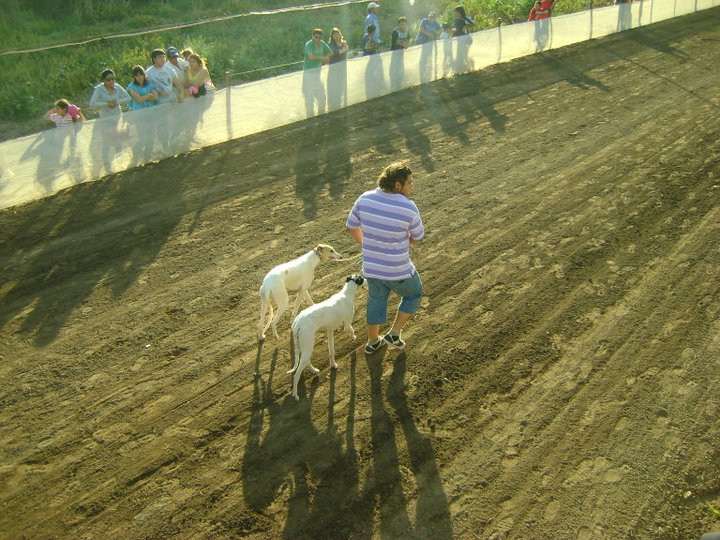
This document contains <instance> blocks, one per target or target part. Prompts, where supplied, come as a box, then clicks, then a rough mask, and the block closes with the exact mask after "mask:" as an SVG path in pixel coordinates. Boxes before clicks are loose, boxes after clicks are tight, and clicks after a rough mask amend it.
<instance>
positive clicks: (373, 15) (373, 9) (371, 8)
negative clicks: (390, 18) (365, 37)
mask: <svg viewBox="0 0 720 540" xmlns="http://www.w3.org/2000/svg"><path fill="white" fill-rule="evenodd" d="M378 9H380V4H378V3H377V2H370V3H369V4H368V7H367V11H368V13H367V17H365V26H364V27H363V29H364V30H365V32H367V27H368V26H370V25H373V26H374V27H375V40H376V41H377V42H378V43H380V42H381V41H380V20H379V19H378Z"/></svg>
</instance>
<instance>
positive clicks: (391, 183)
mask: <svg viewBox="0 0 720 540" xmlns="http://www.w3.org/2000/svg"><path fill="white" fill-rule="evenodd" d="M411 174H412V171H411V170H410V167H409V166H408V162H407V161H396V162H395V163H391V164H390V165H388V166H387V167H385V168H384V169H383V171H382V172H381V173H380V176H378V179H377V185H378V187H379V188H380V189H382V190H383V191H387V192H388V193H396V191H395V182H400V185H401V186H404V185H405V182H406V181H407V179H408V177H409V176H410V175H411Z"/></svg>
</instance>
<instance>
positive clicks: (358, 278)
mask: <svg viewBox="0 0 720 540" xmlns="http://www.w3.org/2000/svg"><path fill="white" fill-rule="evenodd" d="M348 281H354V282H355V284H356V285H357V286H358V287H359V286H360V285H362V284H363V283H365V278H364V277H363V276H361V275H360V274H353V275H352V276H348V278H347V279H346V280H345V282H348Z"/></svg>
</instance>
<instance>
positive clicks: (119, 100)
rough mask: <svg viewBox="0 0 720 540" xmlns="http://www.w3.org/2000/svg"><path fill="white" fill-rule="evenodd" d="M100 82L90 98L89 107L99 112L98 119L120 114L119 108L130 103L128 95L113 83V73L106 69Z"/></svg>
mask: <svg viewBox="0 0 720 540" xmlns="http://www.w3.org/2000/svg"><path fill="white" fill-rule="evenodd" d="M100 80H101V81H102V82H101V83H100V84H98V85H97V86H96V87H95V90H94V91H93V94H92V97H91V98H90V107H92V108H94V109H97V110H98V111H99V112H100V118H103V117H105V116H116V115H119V114H120V106H121V105H127V104H128V103H130V99H131V98H130V94H128V93H127V91H125V89H124V88H123V87H122V86H120V85H119V84H117V83H116V82H115V73H114V72H113V70H112V69H106V70H105V71H103V72H102V74H101V75H100Z"/></svg>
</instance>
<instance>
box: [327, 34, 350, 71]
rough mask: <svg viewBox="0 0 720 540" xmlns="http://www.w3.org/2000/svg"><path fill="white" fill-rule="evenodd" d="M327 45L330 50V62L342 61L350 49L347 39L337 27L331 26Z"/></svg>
mask: <svg viewBox="0 0 720 540" xmlns="http://www.w3.org/2000/svg"><path fill="white" fill-rule="evenodd" d="M328 47H330V50H331V51H332V55H331V56H330V63H331V64H334V63H336V62H342V61H343V60H346V59H347V53H348V51H349V50H350V48H349V47H348V43H347V41H345V38H344V37H343V35H342V32H340V29H339V28H333V29H332V31H331V32H330V39H329V40H328Z"/></svg>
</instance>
